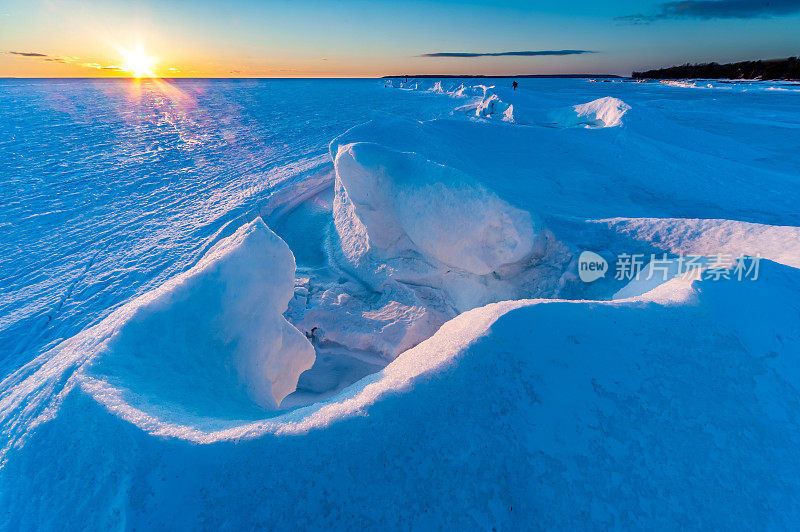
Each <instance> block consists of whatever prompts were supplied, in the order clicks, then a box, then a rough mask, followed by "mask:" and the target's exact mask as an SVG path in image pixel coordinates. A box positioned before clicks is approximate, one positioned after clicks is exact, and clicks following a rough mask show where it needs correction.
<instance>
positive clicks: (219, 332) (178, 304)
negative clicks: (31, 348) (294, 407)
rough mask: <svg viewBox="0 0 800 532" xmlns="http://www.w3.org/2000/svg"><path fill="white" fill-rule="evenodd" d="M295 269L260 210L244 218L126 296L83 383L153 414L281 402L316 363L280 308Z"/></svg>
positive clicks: (220, 411) (226, 411) (234, 410)
mask: <svg viewBox="0 0 800 532" xmlns="http://www.w3.org/2000/svg"><path fill="white" fill-rule="evenodd" d="M294 272H295V263H294V257H293V255H292V253H291V251H290V250H289V248H288V246H287V245H286V244H285V243H284V242H283V240H281V239H280V238H278V236H277V235H275V234H274V233H273V232H272V231H271V230H270V229H269V228H268V227H267V226H266V225H265V224H264V222H263V221H262V220H261V219H260V218H258V219H256V220H255V221H254V222H251V223H249V224H247V225H244V226H242V227H241V228H239V229H238V230H237V231H236V232H235V233H234V234H233V235H231V236H230V237H228V238H226V239H224V240H222V241H220V242H219V243H217V244H216V245H215V246H214V247H213V248H211V250H209V252H208V253H207V254H206V255H205V256H204V257H203V259H202V260H201V261H200V262H199V263H198V264H197V265H196V266H194V267H193V268H191V269H190V270H189V271H187V272H185V273H184V274H182V275H180V276H179V277H177V278H175V279H173V280H171V281H169V282H168V283H166V284H165V285H163V286H162V287H160V288H158V289H157V290H155V291H154V292H152V293H149V294H147V295H145V296H143V297H142V298H140V300H137V301H134V303H132V304H133V305H134V306H135V310H134V311H133V313H132V314H131V315H130V317H129V319H128V320H127V321H126V322H124V324H123V325H122V326H121V327H120V328H119V329H118V330H117V331H116V332H115V333H114V334H113V336H111V338H110V339H109V340H108V341H107V342H106V345H105V347H104V348H103V349H102V351H101V352H100V353H99V354H98V360H97V362H96V363H95V364H94V366H93V367H91V369H90V370H89V371H88V378H89V379H90V380H92V382H91V383H90V385H89V387H90V388H91V389H92V391H93V392H94V393H95V394H98V395H103V394H106V393H109V394H111V393H113V394H121V395H123V396H124V397H125V398H126V400H127V401H129V402H130V403H132V404H135V405H136V406H137V407H138V408H140V409H143V410H146V411H148V412H150V413H151V414H152V413H154V412H158V411H160V410H161V409H162V408H163V409H167V408H171V409H174V411H177V412H182V413H184V414H186V415H189V416H226V415H244V414H243V413H245V412H248V411H252V410H253V409H252V408H251V407H253V406H254V405H258V407H260V408H261V409H276V408H278V406H279V405H280V402H281V400H282V399H283V398H284V397H285V396H286V395H288V394H290V393H291V392H292V391H294V390H295V387H296V385H297V380H298V377H299V376H300V374H301V373H302V372H303V371H305V370H306V369H308V368H310V367H311V366H312V364H313V362H314V349H313V347H312V346H311V344H310V343H309V341H308V340H307V339H306V338H305V337H304V336H303V334H301V333H300V332H299V331H298V330H297V329H295V328H294V327H293V326H292V325H290V324H289V322H287V321H286V319H284V317H283V315H282V314H283V312H284V311H285V310H286V308H287V303H288V301H289V300H290V299H291V297H292V294H293V291H294ZM100 384H108V385H109V386H110V387H112V388H113V389H114V390H113V392H112V391H109V389H106V388H104V387H103V386H101V385H100Z"/></svg>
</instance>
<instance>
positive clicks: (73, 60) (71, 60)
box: [5, 51, 124, 72]
mask: <svg viewBox="0 0 800 532" xmlns="http://www.w3.org/2000/svg"><path fill="white" fill-rule="evenodd" d="M5 53H7V54H10V55H18V56H21V57H29V58H31V59H38V60H41V61H49V62H52V63H64V64H67V65H76V66H79V67H84V68H92V69H95V70H113V71H115V72H124V70H123V68H122V67H120V66H117V65H106V66H103V65H101V64H100V63H94V62H85V61H84V60H82V59H81V58H79V57H60V56H54V55H48V54H42V53H39V52H15V51H8V52H5Z"/></svg>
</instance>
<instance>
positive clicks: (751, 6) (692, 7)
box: [614, 0, 800, 24]
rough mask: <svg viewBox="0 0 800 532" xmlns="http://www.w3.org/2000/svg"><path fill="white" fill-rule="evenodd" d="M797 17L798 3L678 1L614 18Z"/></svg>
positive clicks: (630, 20) (634, 21)
mask: <svg viewBox="0 0 800 532" xmlns="http://www.w3.org/2000/svg"><path fill="white" fill-rule="evenodd" d="M794 13H800V0H681V1H679V2H666V3H663V4H661V5H660V6H659V10H658V11H657V12H656V13H654V14H650V15H646V14H643V13H638V14H635V15H626V16H623V17H616V18H615V19H614V20H616V21H618V22H626V23H630V24H646V23H649V22H652V21H656V20H663V19H672V18H695V19H714V18H765V17H779V16H785V15H792V14H794Z"/></svg>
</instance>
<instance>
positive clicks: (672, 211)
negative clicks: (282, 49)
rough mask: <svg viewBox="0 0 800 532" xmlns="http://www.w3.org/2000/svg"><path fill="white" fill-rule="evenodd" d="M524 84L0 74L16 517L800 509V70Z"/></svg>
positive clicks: (514, 525)
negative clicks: (765, 77)
mask: <svg viewBox="0 0 800 532" xmlns="http://www.w3.org/2000/svg"><path fill="white" fill-rule="evenodd" d="M510 82H511V80H508V79H497V80H491V79H481V80H458V79H446V80H431V79H426V80H416V79H410V80H407V81H406V80H402V79H395V80H391V81H382V80H180V81H175V82H167V81H162V80H147V81H140V82H133V81H125V80H123V81H106V80H104V81H93V80H35V81H31V80H25V81H23V80H4V81H0V117H2V118H0V205H2V207H3V208H2V210H0V230H1V231H2V239H0V246H1V248H0V252H2V253H0V375H1V376H2V382H0V508H4V509H6V508H8V509H11V510H10V511H3V512H0V528H8V529H16V528H20V527H21V528H31V527H34V526H35V527H37V528H45V529H50V528H58V527H59V526H61V524H62V523H64V522H72V523H94V526H95V527H97V528H109V527H110V528H152V527H157V528H175V527H192V528H198V527H200V528H222V527H234V528H252V527H256V526H264V527H269V528H272V529H287V530H288V529H297V528H335V529H339V528H345V527H348V528H349V527H353V526H362V527H363V526H366V527H370V526H372V527H375V526H378V525H379V524H380V526H386V527H388V528H392V529H394V528H396V529H408V528H423V529H424V528H431V527H449V528H462V529H463V528H470V529H475V528H478V529H492V528H495V529H518V528H547V529H552V528H586V527H588V526H593V527H599V526H603V527H612V526H616V527H626V528H630V527H638V528H644V527H646V528H652V527H656V526H658V527H659V528H671V527H673V526H681V527H690V528H695V527H703V528H709V527H713V528H727V527H732V526H743V525H746V526H751V527H763V526H777V527H786V526H790V525H791V524H792V523H796V522H797V521H798V520H800V512H799V511H798V508H797V505H796V503H795V502H796V500H797V499H798V497H800V481H799V480H798V479H800V459H799V458H798V457H799V456H800V453H797V449H796V448H797V445H798V443H800V414H798V412H800V365H798V361H797V354H798V353H800V297H798V296H800V272H798V268H800V207H798V205H800V170H798V169H800V155H798V154H800V105H798V104H800V85H798V84H792V83H780V82H775V83H763V82H736V83H731V82H724V81H723V82H720V81H703V80H696V81H690V82H668V83H655V82H653V83H632V82H628V81H622V80H614V81H594V80H582V79H523V80H520V86H519V88H518V89H517V90H512V89H511V87H510ZM584 252H590V253H589V254H584ZM584 257H590V258H591V260H592V261H593V264H594V266H597V265H602V264H603V263H605V266H603V267H604V268H606V269H605V270H603V272H604V273H603V274H602V275H599V276H597V277H596V278H588V277H586V271H584V270H582V269H581V268H582V264H584V263H585V262H584ZM626 257H627V258H628V259H630V258H631V257H639V258H640V261H641V263H640V264H639V265H640V266H641V275H627V274H626V272H625V271H624V270H623V269H620V265H621V264H622V265H623V266H624V264H625V263H624V260H625V258H626ZM687 257H694V259H696V260H694V261H693V262H692V264H694V266H692V267H689V268H687V267H686V264H687V262H686V258H687ZM587 260H588V259H587ZM594 266H593V267H594Z"/></svg>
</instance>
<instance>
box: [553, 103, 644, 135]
mask: <svg viewBox="0 0 800 532" xmlns="http://www.w3.org/2000/svg"><path fill="white" fill-rule="evenodd" d="M630 108H631V106H630V105H628V104H626V103H625V102H623V101H622V100H620V99H619V98H613V97H611V96H606V97H605V98H598V99H597V100H592V101H591V102H587V103H582V104H580V105H575V106H572V107H569V108H566V109H560V110H557V111H553V112H552V113H551V114H550V117H551V120H552V121H553V122H554V123H555V124H557V125H559V126H561V127H585V128H589V129H596V128H604V127H616V126H619V125H621V124H622V116H623V115H624V114H625V113H626V112H627V111H629V110H630Z"/></svg>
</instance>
